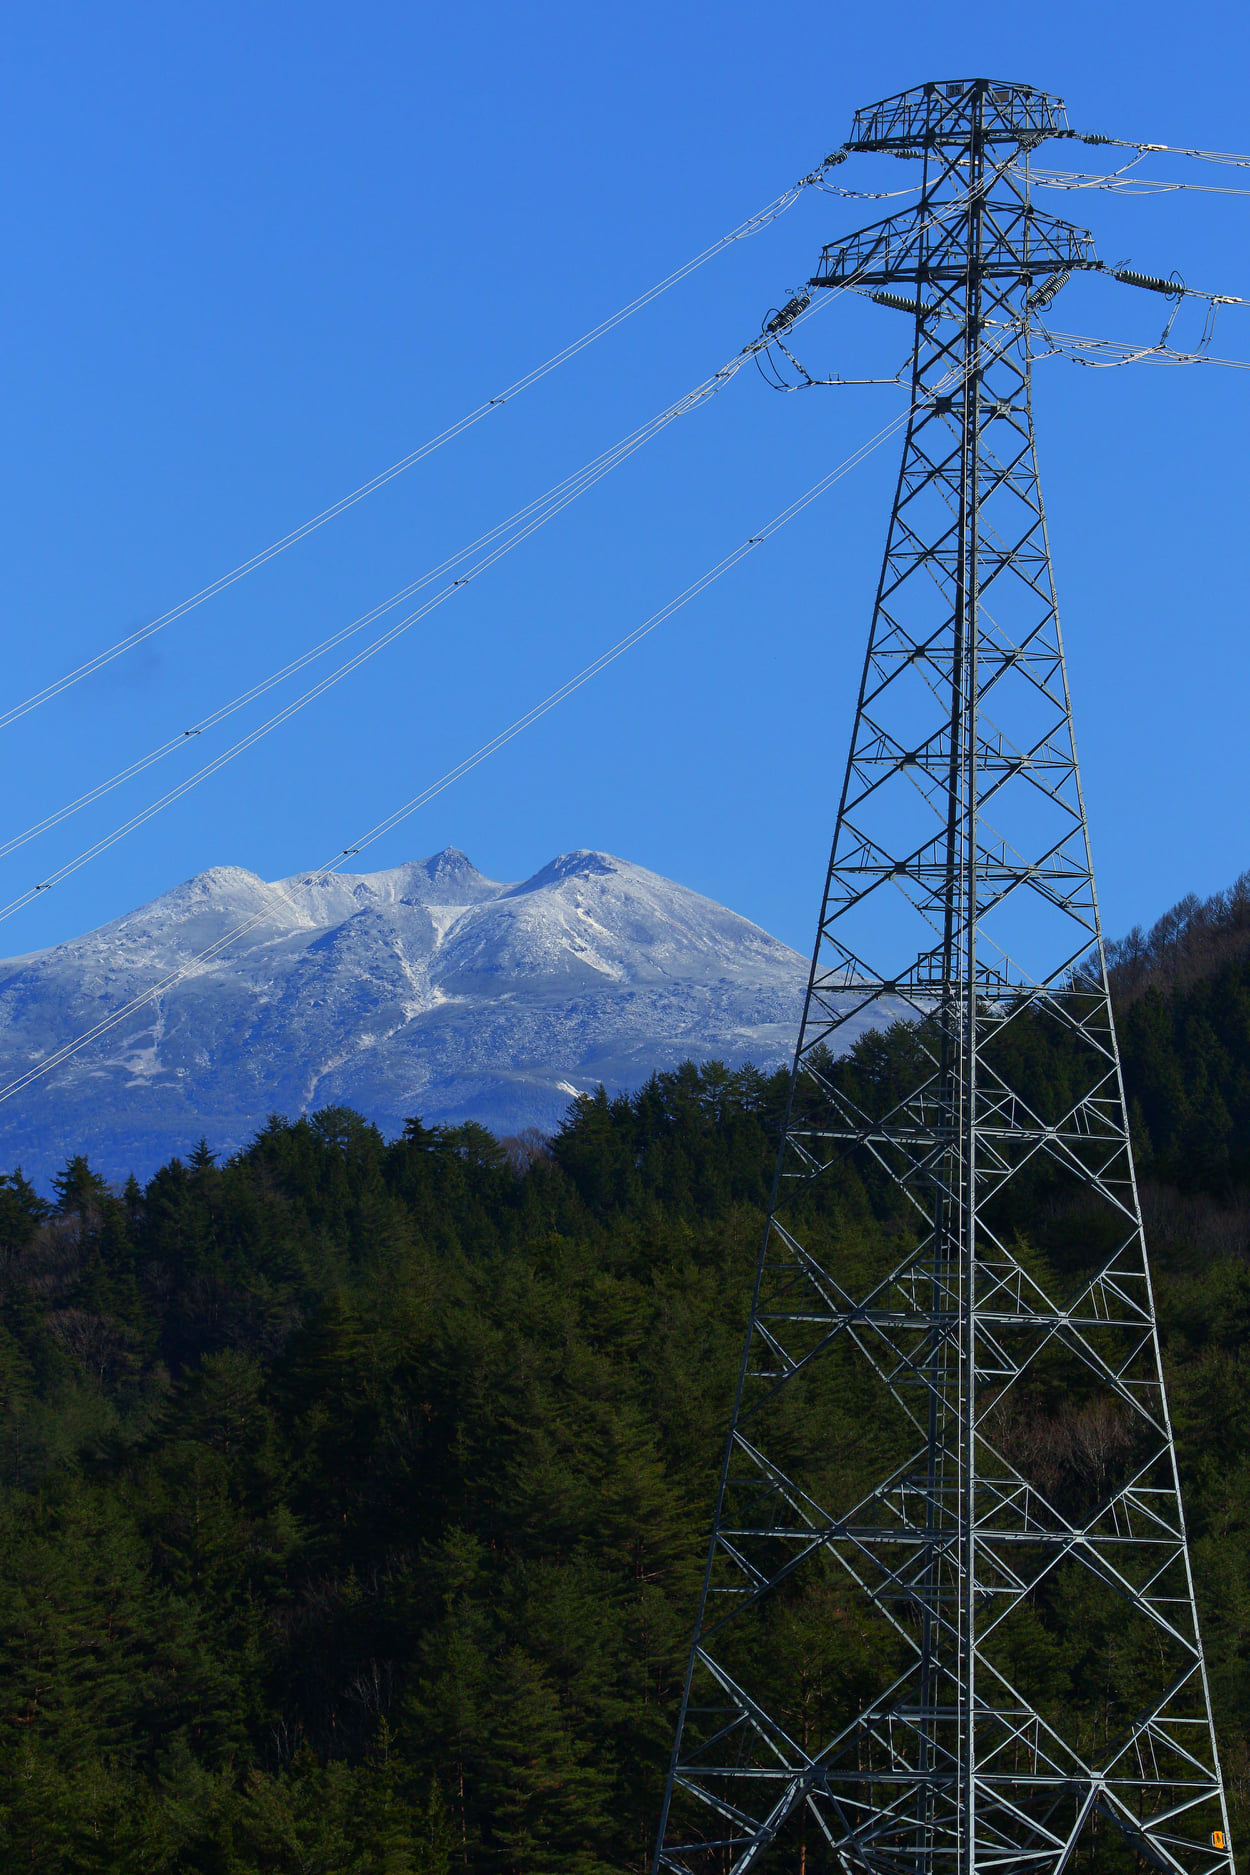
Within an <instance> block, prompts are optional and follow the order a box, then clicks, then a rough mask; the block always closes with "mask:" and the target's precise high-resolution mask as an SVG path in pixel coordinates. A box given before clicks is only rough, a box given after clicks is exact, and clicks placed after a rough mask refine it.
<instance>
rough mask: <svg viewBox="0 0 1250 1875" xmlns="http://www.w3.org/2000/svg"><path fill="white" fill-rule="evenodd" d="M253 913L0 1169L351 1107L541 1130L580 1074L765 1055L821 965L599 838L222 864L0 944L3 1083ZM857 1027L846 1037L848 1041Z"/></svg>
mask: <svg viewBox="0 0 1250 1875" xmlns="http://www.w3.org/2000/svg"><path fill="white" fill-rule="evenodd" d="M258 914H259V922H258V923H257V924H256V925H254V926H253V927H252V929H250V930H249V931H248V932H246V933H245V934H244V935H243V936H242V937H240V938H238V939H237V940H235V941H234V942H232V943H230V944H227V945H226V946H225V948H224V949H223V950H222V952H221V953H220V954H219V955H218V956H217V957H215V958H213V959H212V960H211V961H210V962H209V963H208V964H207V965H205V966H203V967H201V968H200V969H198V970H197V971H196V973H195V974H194V975H193V976H191V977H189V978H187V979H186V980H185V981H183V982H181V983H178V984H175V985H173V986H172V987H171V988H169V989H167V990H164V991H163V992H162V993H161V994H160V995H159V996H158V997H157V999H156V1000H155V1001H154V1002H153V1003H151V1004H149V1005H148V1006H147V1007H145V1008H144V1009H142V1010H139V1011H136V1012H135V1013H134V1014H133V1015H130V1016H128V1017H126V1018H125V1019H124V1020H123V1021H122V1022H120V1023H119V1024H118V1025H117V1027H116V1028H114V1029H112V1030H111V1031H110V1032H109V1033H108V1034H107V1035H105V1036H103V1037H102V1038H101V1039H100V1040H99V1041H98V1042H96V1043H94V1044H92V1045H91V1046H89V1047H88V1048H86V1049H84V1050H83V1051H82V1052H81V1053H80V1054H78V1055H76V1056H74V1057H73V1058H72V1059H71V1060H70V1061H68V1062H66V1063H64V1064H63V1065H62V1066H61V1067H59V1068H57V1069H56V1070H54V1071H53V1072H52V1073H50V1074H49V1075H47V1076H46V1077H45V1078H42V1079H40V1080H38V1081H36V1082H34V1083H33V1084H32V1085H31V1087H30V1088H29V1089H27V1090H26V1092H24V1093H23V1094H21V1095H19V1096H16V1097H14V1098H13V1099H11V1100H8V1101H5V1102H3V1103H0V1165H3V1166H12V1165H13V1164H15V1163H17V1162H19V1161H20V1163H21V1164H22V1165H23V1167H24V1168H25V1170H26V1171H27V1173H28V1174H30V1175H32V1176H35V1177H37V1178H40V1179H46V1178H47V1176H48V1174H49V1172H50V1171H52V1170H54V1169H56V1168H57V1167H58V1166H59V1165H60V1163H61V1162H62V1161H63V1160H64V1158H65V1156H66V1154H67V1153H70V1152H78V1151H86V1152H87V1153H88V1154H89V1156H90V1157H91V1159H92V1160H93V1162H94V1163H96V1164H98V1165H99V1167H100V1169H101V1170H103V1171H105V1172H106V1173H108V1174H109V1175H110V1176H115V1177H116V1176H124V1174H125V1173H126V1172H127V1171H128V1170H130V1169H133V1170H135V1171H136V1172H138V1173H139V1174H141V1175H143V1174H146V1173H149V1172H150V1171H152V1170H153V1169H154V1167H155V1166H156V1165H158V1164H159V1163H160V1162H161V1160H162V1159H164V1158H167V1157H168V1156H169V1155H170V1154H172V1153H175V1152H183V1153H185V1152H186V1151H187V1149H188V1148H189V1147H190V1146H191V1145H192V1144H193V1143H194V1142H195V1140H196V1139H198V1138H199V1137H200V1135H201V1134H204V1135H206V1136H207V1137H208V1139H209V1141H210V1143H211V1144H212V1145H214V1146H216V1147H217V1148H219V1149H221V1150H226V1151H229V1150H232V1149H234V1148H236V1147H238V1146H240V1145H242V1144H243V1143H244V1142H245V1141H246V1140H247V1139H248V1138H249V1137H250V1136H251V1135H252V1134H253V1133H254V1132H255V1131H256V1129H257V1127H259V1126H261V1125H263V1124H264V1121H265V1119H266V1118H267V1117H268V1115H269V1114H270V1113H274V1112H278V1113H286V1114H288V1115H294V1114H296V1113H299V1112H303V1111H305V1110H308V1109H312V1108H316V1107H321V1106H328V1105H335V1104H344V1105H349V1106H352V1107H356V1108H358V1109H359V1110H360V1111H361V1112H363V1113H365V1114H367V1115H368V1116H369V1117H370V1118H371V1119H374V1120H376V1121H377V1122H378V1124H379V1125H380V1126H381V1127H382V1128H383V1129H384V1130H385V1131H389V1132H394V1131H397V1130H398V1129H399V1127H400V1126H401V1125H402V1123H403V1121H404V1119H405V1118H406V1117H407V1116H408V1115H410V1114H413V1113H418V1114H420V1115H421V1117H422V1118H423V1119H424V1120H426V1121H435V1120H461V1119H476V1120H480V1121H482V1122H483V1123H484V1124H486V1125H488V1126H491V1127H494V1128H495V1129H496V1130H497V1131H499V1132H513V1131H516V1130H517V1129H519V1128H520V1127H523V1126H528V1125H538V1126H541V1127H544V1128H547V1129H550V1128H551V1127H552V1126H554V1125H555V1124H556V1122H557V1121H558V1119H559V1117H560V1114H561V1113H562V1112H563V1110H564V1108H565V1107H566V1106H567V1104H568V1100H569V1097H570V1093H571V1092H572V1091H578V1090H581V1089H585V1088H591V1087H594V1086H597V1085H598V1083H599V1082H600V1081H602V1082H604V1083H605V1084H606V1085H607V1086H608V1087H609V1088H610V1089H613V1090H615V1089H619V1088H626V1087H636V1086H637V1085H638V1084H639V1083H640V1082H641V1081H643V1080H645V1079H646V1077H647V1076H648V1075H649V1074H650V1073H651V1072H653V1070H655V1069H657V1068H664V1067H671V1066H673V1065H675V1064H676V1063H677V1062H679V1061H681V1060H684V1059H685V1058H686V1057H687V1056H693V1057H694V1058H696V1059H708V1058H711V1057H719V1058H721V1059H723V1060H726V1061H729V1062H731V1063H740V1062H742V1061H746V1060H753V1061H755V1062H757V1063H758V1064H759V1065H760V1066H762V1067H770V1066H772V1065H774V1064H775V1063H776V1062H778V1061H781V1060H784V1059H785V1057H786V1056H787V1055H788V1054H789V1052H790V1050H791V1049H792V1048H793V1045H794V1035H795V1031H796V1029H797V1025H798V1020H799V1014H800V1011H801V1007H802V998H803V989H804V985H805V982H806V972H807V965H806V962H805V960H804V959H803V958H801V957H800V956H798V955H797V954H796V953H795V952H794V951H792V950H789V949H788V948H787V947H786V946H785V945H784V944H780V943H778V942H777V940H776V939H775V938H772V937H769V935H768V934H767V932H765V931H762V930H761V929H760V928H759V926H758V925H753V924H751V923H749V922H748V920H747V919H745V918H740V917H738V916H737V915H736V914H735V913H734V912H731V911H727V910H726V909H725V907H724V906H721V905H717V904H715V903H713V901H712V900H710V899H706V898H702V897H700V895H699V894H698V893H696V892H691V891H689V890H687V889H686V888H685V887H684V886H680V885H676V884H674V883H673V881H672V880H669V879H663V878H661V877H660V876H659V875H658V874H657V873H653V872H648V871H646V869H645V868H644V867H641V866H635V865H631V864H630V863H629V862H628V861H626V860H621V859H614V858H613V857H612V856H611V855H609V854H606V853H590V852H576V853H565V854H562V855H561V856H560V857H559V858H558V859H555V860H553V861H552V862H551V864H550V865H548V866H544V867H543V868H542V870H541V871H539V872H537V873H535V874H534V876H533V878H531V879H527V880H525V881H524V882H523V883H522V884H519V885H502V884H500V883H498V882H497V881H495V880H491V879H486V878H484V877H483V876H482V874H481V873H479V872H478V871H477V870H476V869H475V868H474V867H473V866H472V865H471V864H470V862H469V861H468V860H467V859H466V858H465V856H464V854H463V853H459V852H457V851H455V849H454V848H448V849H447V850H446V851H445V852H442V853H437V854H435V855H434V856H433V857H432V858H431V859H427V860H423V861H417V862H413V863H410V864H408V865H403V866H397V867H394V868H392V869H391V870H389V871H386V872H376V873H366V874H361V875H358V876H356V877H351V876H346V875H334V876H329V875H317V874H308V873H305V874H299V875H296V876H295V877H293V878H290V879H281V880H278V881H277V882H276V883H273V884H267V883H266V882H265V881H264V880H262V879H258V878H257V877H256V876H255V874H254V873H250V872H245V871H243V870H242V869H241V868H239V867H236V866H218V867H213V868H212V869H211V870H210V871H208V872H204V873H201V874H199V875H198V877H196V878H194V879H189V880H187V881H186V882H185V884H183V885H179V886H176V887H175V888H174V889H173V890H172V891H170V892H166V893H164V894H162V896H161V897H160V898H156V899H153V900H152V902H151V903H150V904H148V905H144V906H141V907H140V908H139V909H138V910H137V911H134V912H130V913H128V914H127V915H126V916H125V917H122V918H117V919H114V920H113V921H112V923H110V924H107V925H103V926H101V927H100V929H99V930H97V931H92V932H88V933H87V934H86V935H85V936H84V937H81V938H77V939H75V940H73V941H72V942H70V943H67V944H61V945H57V946H56V947H55V948H53V949H51V950H46V951H39V952H35V953H33V954H31V955H29V956H25V957H18V958H12V959H10V960H8V961H7V962H0V1084H2V1083H3V1082H7V1081H9V1080H11V1079H12V1078H13V1077H14V1075H15V1074H18V1073H21V1072H22V1071H24V1070H25V1069H26V1068H28V1067H30V1066H32V1065H33V1064H34V1063H36V1062H37V1061H38V1060H39V1059H40V1058H41V1057H43V1056H44V1055H46V1054H47V1053H49V1052H51V1051H53V1050H54V1049H56V1048H57V1047H59V1046H60V1045H61V1044H62V1043H63V1042H65V1041H66V1040H68V1039H70V1038H72V1037H73V1036H75V1035H77V1034H79V1033H80V1032H82V1031H83V1030H85V1029H87V1028H89V1027H91V1026H92V1025H93V1024H95V1023H97V1022H99V1021H100V1020H101V1019H102V1018H103V1017H105V1016H107V1015H109V1014H111V1013H114V1012H115V1011H117V1010H119V1009H121V1008H122V1007H124V1005H126V1004H127V1003H128V1002H129V1001H130V1000H131V999H132V998H133V997H135V996H136V995H139V994H141V993H143V992H144V991H147V990H150V989H151V988H152V987H153V986H154V985H156V984H157V983H159V982H161V981H162V979H163V978H165V977H166V976H168V975H169V974H170V973H171V972H172V971H175V970H177V969H179V968H180V967H182V966H183V965H185V964H186V963H187V962H188V960H189V959H190V958H192V957H193V956H195V955H196V953H198V952H199V951H201V950H203V949H204V947H205V946H206V945H208V944H211V943H213V942H215V941H217V940H219V939H221V938H223V937H225V936H226V935H227V934H228V933H229V932H230V931H232V930H233V929H234V928H235V927H236V926H238V925H240V924H242V923H244V922H245V921H247V920H249V919H252V918H255V917H257V916H258ZM848 1039H849V1038H848Z"/></svg>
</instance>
